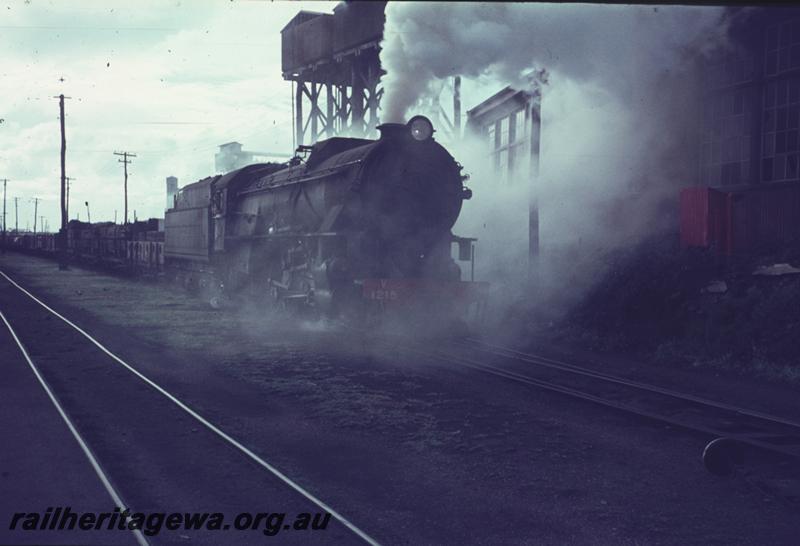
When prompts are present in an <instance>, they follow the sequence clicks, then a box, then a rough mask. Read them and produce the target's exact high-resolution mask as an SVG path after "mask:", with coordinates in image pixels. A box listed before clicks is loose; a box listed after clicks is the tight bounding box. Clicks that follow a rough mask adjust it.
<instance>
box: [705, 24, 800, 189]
mask: <svg viewBox="0 0 800 546" xmlns="http://www.w3.org/2000/svg"><path fill="white" fill-rule="evenodd" d="M731 37H732V42H733V44H734V47H733V48H732V49H730V50H726V51H724V52H721V53H719V54H717V55H715V56H714V57H713V58H712V59H711V60H709V61H708V62H707V63H706V66H705V67H704V68H705V69H704V75H705V81H704V86H703V87H704V119H703V130H702V137H701V138H702V142H701V146H702V156H701V165H700V176H699V178H700V183H701V184H704V185H707V186H711V187H719V186H735V185H740V184H759V183H771V182H781V181H798V180H800V168H799V166H800V139H798V131H800V11H798V10H797V8H770V9H758V10H747V11H742V12H740V13H738V14H737V17H735V18H734V24H733V27H732V29H731Z"/></svg>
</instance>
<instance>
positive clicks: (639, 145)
mask: <svg viewBox="0 0 800 546" xmlns="http://www.w3.org/2000/svg"><path fill="white" fill-rule="evenodd" d="M726 28H727V18H726V11H725V10H724V9H722V8H713V7H712V8H708V7H683V6H671V7H662V6H658V7H654V6H611V5H556V4H550V5H547V4H526V3H474V4H473V3H464V4H453V3H421V2H419V3H417V2H411V3H390V4H389V6H388V7H387V15H386V27H385V32H384V36H385V37H384V42H383V44H382V48H383V49H382V52H381V62H382V64H383V67H384V69H385V70H386V72H387V74H386V76H385V77H384V80H383V84H384V89H385V96H384V100H383V115H382V118H383V120H384V121H403V120H404V119H405V117H406V115H410V114H412V113H416V110H417V109H419V108H420V105H422V104H424V103H425V100H426V97H429V96H430V95H431V94H436V93H438V92H439V90H440V89H441V82H442V81H443V80H445V79H447V78H449V77H452V76H455V75H460V76H461V77H462V80H463V85H462V90H463V94H464V106H465V107H466V108H471V107H472V106H475V104H477V103H478V102H480V101H482V100H484V99H486V98H488V97H489V96H490V95H491V94H493V93H495V92H497V91H499V90H501V89H502V88H504V87H505V86H507V85H511V86H512V87H515V88H526V87H527V86H528V85H530V83H529V79H528V77H527V75H528V74H530V73H532V71H536V70H541V69H546V70H547V73H548V75H549V78H548V80H549V83H547V84H546V85H544V86H543V87H542V106H541V112H542V126H541V127H542V129H541V162H540V175H539V177H538V178H537V179H535V180H531V176H530V174H529V173H517V175H516V176H512V177H511V180H508V181H506V182H501V181H500V180H498V179H497V174H496V172H495V171H494V168H493V165H491V163H490V161H489V155H488V151H489V148H488V144H487V143H486V142H484V141H481V140H479V139H476V138H474V137H472V136H470V135H465V138H464V139H463V140H460V141H458V140H454V141H453V142H451V143H449V144H448V147H449V148H450V150H451V152H453V154H454V155H455V157H456V158H457V159H458V160H459V161H460V162H461V163H463V164H464V166H465V167H466V169H467V171H468V172H469V173H470V174H471V175H472V179H471V181H470V187H471V188H472V189H473V191H474V197H473V199H472V201H469V202H467V203H466V204H465V206H464V209H463V211H462V216H461V218H460V220H459V223H458V224H457V226H456V229H455V230H454V231H456V232H457V233H459V234H460V235H467V236H476V237H478V239H479V242H478V247H477V256H478V269H477V273H478V277H479V278H481V279H484V280H490V281H491V282H492V283H493V285H495V287H496V289H498V290H500V291H502V290H503V287H504V286H505V288H506V289H507V292H508V293H515V294H518V293H519V290H518V288H519V286H518V285H519V279H520V278H524V277H525V274H524V273H525V269H526V267H527V249H528V246H527V208H528V196H529V193H530V192H531V189H532V188H534V187H535V193H536V195H537V198H538V201H539V206H540V225H541V228H540V229H541V249H542V251H541V252H542V254H541V258H540V266H539V270H540V276H539V279H538V283H537V285H538V286H539V292H540V293H541V292H546V293H547V296H554V295H558V297H561V299H562V301H561V303H560V304H561V306H562V307H566V305H567V304H568V303H572V302H574V301H575V300H576V299H577V298H578V297H579V295H580V294H581V292H582V291H583V290H584V289H585V288H586V287H587V286H588V285H590V284H591V283H592V282H593V281H594V280H596V279H598V278H600V277H601V275H602V274H603V262H602V260H601V259H600V258H599V255H600V254H601V252H600V251H601V250H602V251H607V250H609V249H613V248H619V247H620V246H621V245H630V244H633V243H635V242H638V240H641V238H643V237H645V236H646V235H648V234H650V233H652V232H653V231H654V230H658V229H663V228H664V226H665V225H668V224H669V222H670V221H674V216H675V214H674V212H675V211H674V210H673V209H674V208H675V203H676V201H677V199H676V196H677V191H678V188H679V187H680V186H685V185H690V184H693V183H695V182H696V176H697V173H698V171H699V166H698V156H697V149H698V148H699V144H698V143H699V130H700V127H699V125H698V120H700V119H701V114H702V111H701V102H700V99H701V96H702V93H701V90H700V76H701V71H700V66H701V65H700V60H702V59H703V58H704V57H705V56H707V55H708V54H709V53H711V52H712V51H714V50H716V49H718V48H721V47H727V46H726V35H727V30H726ZM564 297H566V300H564ZM570 298H571V301H567V300H570Z"/></svg>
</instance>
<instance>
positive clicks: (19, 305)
mask: <svg viewBox="0 0 800 546" xmlns="http://www.w3.org/2000/svg"><path fill="white" fill-rule="evenodd" d="M0 284H3V285H5V288H6V290H4V293H3V297H2V299H0V319H1V320H0V323H2V327H4V328H6V329H7V330H8V331H9V332H10V334H11V336H12V338H13V339H14V341H15V343H16V345H17V347H18V349H19V351H20V353H21V354H22V355H23V357H24V359H25V361H26V362H27V364H28V365H29V367H30V369H31V371H32V372H33V374H34V375H35V376H36V378H37V380H38V382H39V384H40V385H41V387H42V388H43V389H44V390H45V392H46V394H47V397H48V398H49V400H50V401H51V402H52V404H53V405H54V406H55V407H56V409H57V411H58V414H59V415H60V416H61V418H62V420H63V422H64V424H66V425H67V427H68V428H69V430H70V432H71V433H72V435H73V437H74V438H75V440H76V441H77V442H78V444H79V446H80V448H81V450H82V451H83V453H84V454H85V456H86V458H87V459H88V462H89V463H90V465H91V466H92V468H93V469H94V471H95V473H96V475H97V477H98V478H99V480H100V481H101V482H102V484H103V486H104V487H105V489H106V491H107V492H108V494H109V501H110V502H111V501H113V505H112V506H116V507H119V508H120V510H123V509H125V508H130V509H131V510H136V511H140V512H145V513H148V512H149V513H153V512H162V513H163V512H165V511H166V512H167V513H169V512H201V513H202V512H208V511H209V509H212V510H211V511H217V508H220V507H222V508H224V510H220V511H221V512H225V514H226V518H225V519H226V521H230V520H231V519H233V518H230V519H229V518H228V512H230V513H231V514H234V513H241V512H251V513H258V512H261V511H264V510H267V511H273V512H276V511H281V512H286V513H288V514H290V516H291V514H292V513H300V512H312V511H313V512H317V513H318V512H327V513H329V514H330V515H331V519H332V522H333V521H334V520H335V522H337V523H338V524H341V526H339V525H336V524H334V526H333V527H335V528H330V529H328V530H327V531H326V533H324V535H319V536H316V537H312V536H305V535H306V534H305V533H294V534H292V533H290V532H286V533H282V535H281V538H282V540H287V539H288V540H289V542H297V541H299V543H307V542H308V541H309V540H313V539H314V538H317V539H322V540H325V541H329V540H335V541H337V540H338V541H349V542H352V541H354V540H355V541H357V542H366V543H367V544H371V545H375V544H378V542H377V541H376V540H375V539H374V538H372V537H371V536H370V535H368V534H367V533H366V532H365V531H363V530H362V529H361V528H359V527H358V526H356V525H355V524H353V523H352V522H351V521H350V520H349V519H348V518H346V517H345V516H344V515H342V514H341V513H340V512H338V511H337V510H335V509H334V508H333V507H332V506H330V505H329V504H327V503H325V502H324V501H322V500H321V499H320V498H318V497H317V496H315V495H314V494H313V493H311V492H310V491H308V490H307V489H306V488H304V487H303V486H301V485H300V484H299V483H298V482H296V481H295V480H293V479H292V478H290V477H289V476H288V475H287V474H285V473H284V472H282V471H281V470H279V469H278V468H277V467H276V466H274V465H273V464H271V463H270V462H268V461H267V460H266V459H265V458H264V457H262V456H261V455H259V454H258V453H256V452H255V451H254V450H252V449H250V448H249V447H247V446H246V445H245V443H244V442H242V441H240V440H239V439H237V438H235V437H234V436H233V435H231V434H229V433H228V432H226V431H224V430H222V428H220V427H219V426H217V425H215V424H214V423H213V422H212V421H211V420H210V419H208V418H206V417H205V416H203V415H201V413H200V412H198V411H196V410H195V409H193V408H192V407H191V406H190V405H189V403H187V402H186V401H184V400H182V399H181V398H179V397H178V396H176V395H175V394H173V393H172V392H170V391H169V390H167V389H166V388H164V387H163V386H162V385H160V384H158V383H157V382H156V381H154V380H152V379H151V378H149V377H147V376H146V375H145V374H143V373H142V372H141V371H139V370H138V369H137V368H136V367H134V366H133V365H132V364H130V363H128V362H126V361H125V360H123V358H121V357H120V356H118V355H117V354H115V353H114V352H112V351H111V350H109V349H108V348H107V347H106V346H105V345H103V343H101V342H100V341H98V340H97V339H96V338H95V337H93V336H92V335H91V334H90V333H88V332H87V331H85V330H84V329H82V328H81V327H80V326H78V325H77V324H75V322H73V321H71V320H70V319H68V318H67V317H65V316H64V315H62V314H60V313H59V312H57V311H56V310H54V309H53V308H51V307H50V306H48V305H47V304H46V303H45V302H43V301H42V300H41V299H39V298H37V297H36V296H35V295H34V294H32V293H31V292H30V291H28V290H27V289H25V288H24V287H22V286H21V285H20V284H18V283H17V282H16V281H15V280H14V279H12V278H11V277H10V276H8V275H7V274H6V273H4V272H2V271H0ZM53 319H55V320H53ZM45 324H46V326H45ZM73 359H74V360H73ZM64 364H70V365H64ZM220 499H224V500H220ZM165 508H167V509H166V510H165ZM226 528H227V527H226ZM283 528H284V529H286V528H287V527H286V526H284V527H283ZM300 535H303V536H300ZM248 537H249V538H248ZM75 538H78V539H79V536H78V535H76V537H75ZM134 538H135V539H136V542H137V543H138V544H140V545H144V544H149V543H150V542H151V541H155V542H156V543H159V542H161V540H166V541H168V542H169V541H171V540H173V538H174V537H171V536H169V535H161V536H160V537H159V536H156V537H145V535H144V534H143V533H142V532H141V531H140V530H135V531H134ZM182 538H183V539H187V540H188V539H189V538H190V537H188V536H185V537H182ZM191 538H194V540H193V543H195V544H197V543H201V544H202V543H204V542H205V543H209V544H217V543H219V540H220V538H221V537H220V535H219V533H217V534H216V535H214V534H213V533H211V534H210V535H209V536H205V537H203V536H202V535H197V536H195V537H191ZM264 538H265V537H264V536H263V535H262V534H261V533H260V532H259V533H234V535H232V536H230V537H229V538H228V539H223V541H226V540H235V541H237V542H241V541H242V540H244V541H246V542H247V541H255V542H261V541H263V540H264ZM348 539H349V540H348Z"/></svg>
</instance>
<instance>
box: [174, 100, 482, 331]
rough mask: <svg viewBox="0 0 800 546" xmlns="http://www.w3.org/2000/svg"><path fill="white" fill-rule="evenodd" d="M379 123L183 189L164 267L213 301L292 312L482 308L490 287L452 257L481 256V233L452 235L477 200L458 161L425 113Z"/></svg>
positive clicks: (468, 261) (460, 259) (176, 201)
mask: <svg viewBox="0 0 800 546" xmlns="http://www.w3.org/2000/svg"><path fill="white" fill-rule="evenodd" d="M378 129H379V130H380V138H378V139H377V140H367V139H359V138H341V137H335V138H330V139H327V140H323V141H319V142H317V143H316V144H315V145H313V146H308V147H301V148H299V149H298V152H302V153H305V154H306V157H305V158H301V157H300V155H298V156H295V158H293V159H292V160H291V161H290V162H288V163H285V164H275V163H266V164H256V165H249V166H247V167H244V168H242V169H239V170H236V171H233V172H230V173H227V174H225V175H220V176H214V177H209V178H206V179H204V180H200V181H199V182H195V183H194V184H190V185H188V186H185V187H184V188H182V189H181V190H180V191H179V192H178V194H177V195H176V196H175V203H174V207H173V208H172V209H170V210H168V211H167V213H166V219H165V247H164V258H165V263H166V265H167V266H168V267H169V268H170V269H171V270H173V271H176V272H178V275H179V276H180V277H181V278H182V279H183V281H184V282H186V283H187V284H190V285H197V286H202V287H204V288H205V289H207V290H209V291H210V292H211V293H212V298H213V299H215V300H217V299H218V298H220V297H221V296H222V295H223V294H232V293H241V292H246V293H253V294H257V295H264V296H268V297H269V298H270V299H271V300H272V301H274V302H276V303H277V304H278V305H279V306H281V307H285V308H289V309H293V310H299V309H306V310H308V309H313V310H316V311H323V312H328V313H332V314H334V315H336V314H340V313H348V312H358V313H361V312H363V311H364V310H369V309H376V308H379V309H385V308H386V307H387V306H388V307H392V308H398V307H400V308H402V307H414V306H417V307H419V306H426V305H427V306H429V307H436V308H438V309H439V310H444V309H447V310H449V311H453V310H455V312H457V313H461V312H464V311H465V310H466V309H467V308H469V307H470V306H472V305H473V304H476V305H480V302H481V300H482V298H483V297H484V295H485V291H486V285H485V284H484V283H475V282H471V281H464V280H462V278H461V277H462V268H461V267H460V266H459V265H458V263H457V261H456V259H454V258H453V254H454V252H453V250H454V249H456V250H457V251H456V252H455V254H456V258H457V259H458V261H462V262H467V263H470V264H471V262H472V260H473V259H474V254H473V248H474V246H473V245H474V239H470V238H462V237H457V236H455V235H453V233H452V231H451V229H452V227H453V225H454V224H455V222H456V219H457V218H458V216H459V213H460V211H461V206H462V202H463V201H464V200H466V199H469V198H470V197H471V192H470V190H469V189H467V188H466V187H465V186H464V181H465V180H466V179H467V177H466V176H465V175H462V172H461V171H462V167H461V165H459V164H458V163H457V162H456V161H455V159H454V158H453V157H452V156H451V155H450V153H449V152H448V151H447V150H446V149H445V148H444V147H443V146H441V145H440V144H439V143H437V142H436V141H435V139H434V138H433V132H434V131H433V126H432V125H431V123H430V121H429V120H428V119H427V118H424V117H422V116H416V117H414V118H412V119H411V120H410V121H409V123H407V124H394V123H387V124H383V125H381V126H379V127H378Z"/></svg>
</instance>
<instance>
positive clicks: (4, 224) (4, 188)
mask: <svg viewBox="0 0 800 546" xmlns="http://www.w3.org/2000/svg"><path fill="white" fill-rule="evenodd" d="M6 184H8V179H6V178H4V179H3V252H5V251H6V232H7V231H8V227H7V226H6Z"/></svg>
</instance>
